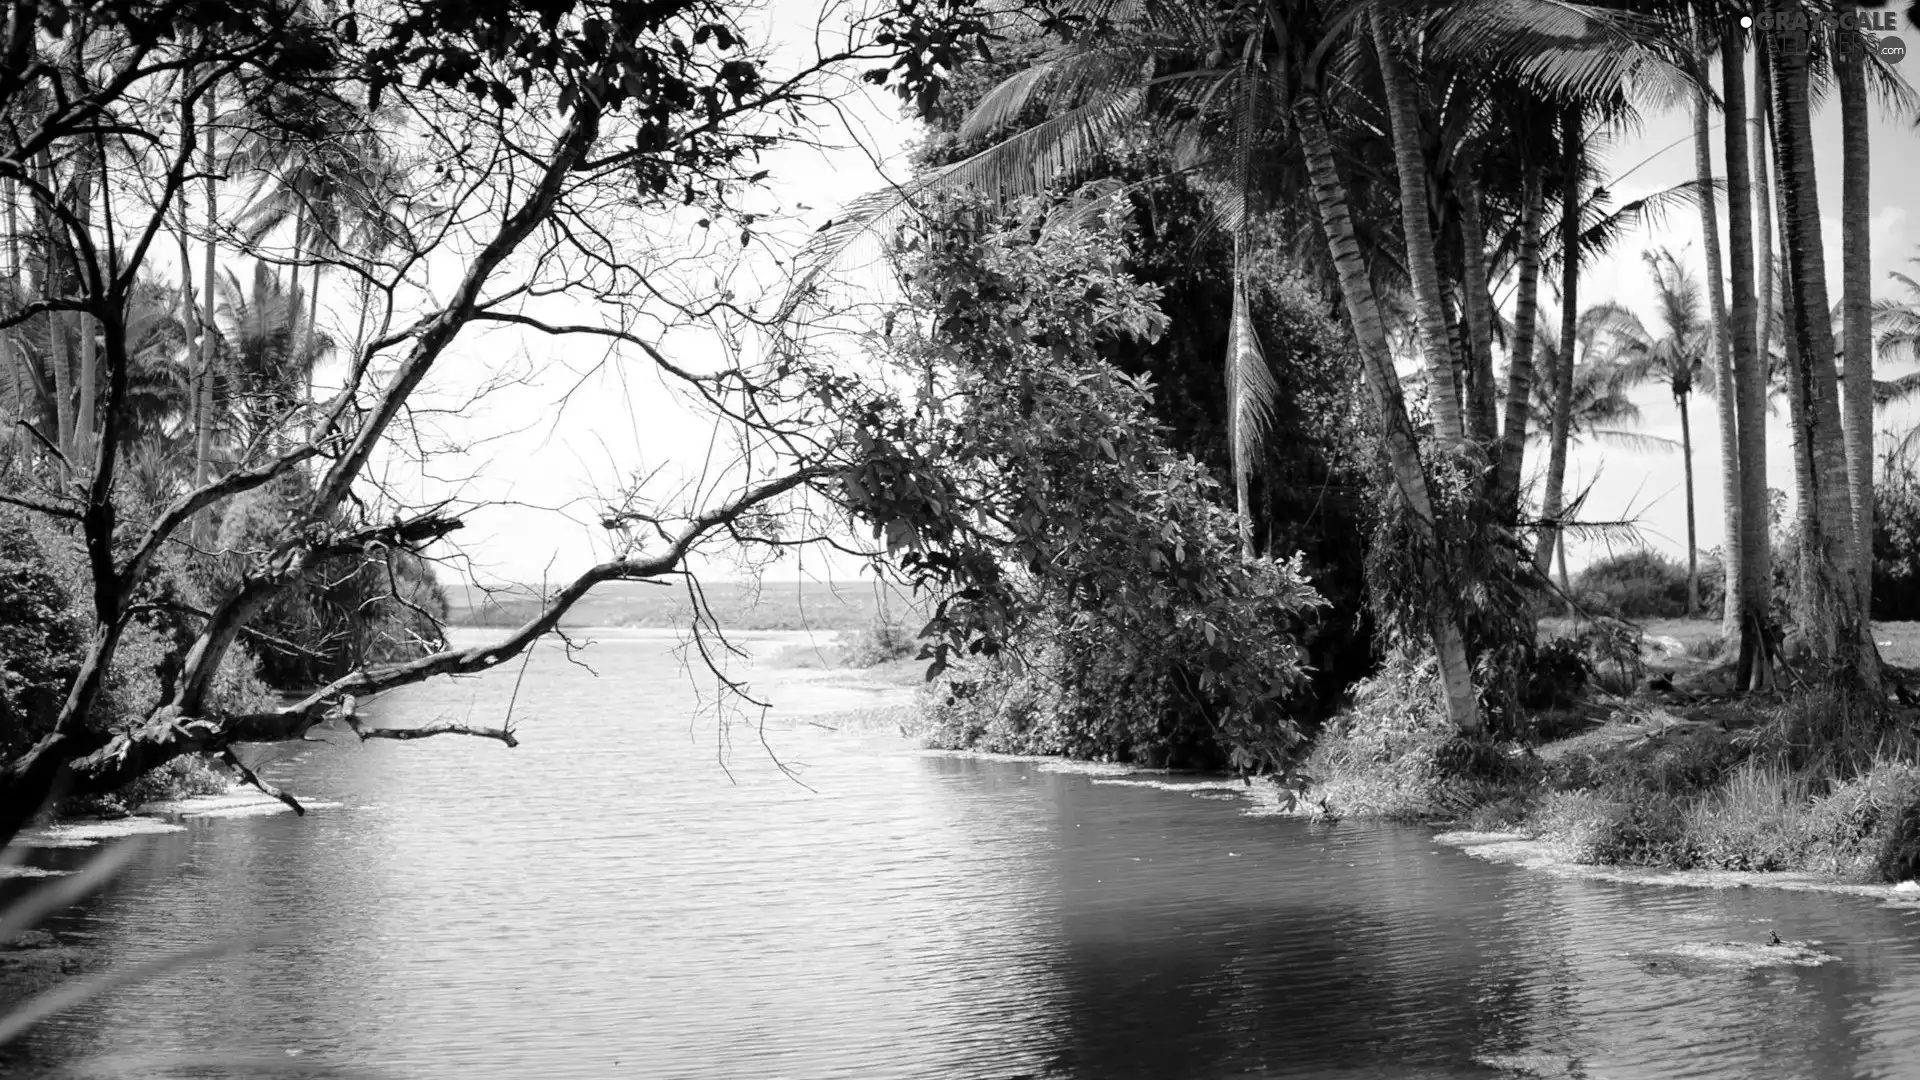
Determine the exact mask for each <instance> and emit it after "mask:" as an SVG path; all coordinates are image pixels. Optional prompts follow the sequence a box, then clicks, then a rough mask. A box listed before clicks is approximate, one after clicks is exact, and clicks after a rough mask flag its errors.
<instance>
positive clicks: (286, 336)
mask: <svg viewBox="0 0 1920 1080" xmlns="http://www.w3.org/2000/svg"><path fill="white" fill-rule="evenodd" d="M220 298H221V303H220V312H219V314H220V341H219V345H220V348H219V359H220V363H219V368H220V370H219V377H218V379H217V380H216V383H217V386H218V388H219V391H220V392H219V394H218V396H217V397H216V399H215V407H216V417H217V420H216V421H215V423H214V424H210V425H208V426H209V427H223V428H225V429H226V430H227V432H228V439H227V442H228V445H227V447H226V448H225V453H226V455H227V456H229V457H231V458H233V459H235V460H244V458H245V456H246V454H247V452H248V451H249V450H250V449H252V448H254V447H257V446H259V445H261V444H262V443H264V442H266V441H268V440H271V439H275V438H279V437H281V436H283V435H284V434H285V431H286V427H287V419H288V417H289V416H290V415H291V414H292V413H294V412H295V411H296V410H298V409H299V408H300V407H301V406H302V405H303V404H304V403H305V402H306V400H307V393H306V389H307V385H308V382H309V380H310V379H311V378H312V376H313V369H314V367H315V365H317V364H318V363H319V362H320V361H321V360H323V359H324V358H325V357H326V355H327V354H328V353H330V352H331V351H332V350H333V342H332V340H331V339H329V338H328V337H327V336H326V335H324V334H321V333H319V332H318V331H317V330H316V329H315V328H314V326H313V324H312V323H311V322H309V321H307V311H308V310H309V305H308V304H307V302H306V299H305V297H304V296H303V295H302V294H301V293H300V291H299V290H297V289H295V288H293V287H291V286H290V285H288V284H286V283H283V282H282V281H281V280H280V277H279V275H278V274H276V273H274V272H273V270H272V269H271V268H270V267H268V266H267V265H266V264H264V263H256V264H254V270H253V280H252V282H251V283H250V284H249V285H242V283H241V281H240V279H239V278H238V277H236V276H235V275H234V274H233V272H232V271H228V272H227V273H226V274H225V276H224V277H223V278H222V280H221V282H220Z"/></svg>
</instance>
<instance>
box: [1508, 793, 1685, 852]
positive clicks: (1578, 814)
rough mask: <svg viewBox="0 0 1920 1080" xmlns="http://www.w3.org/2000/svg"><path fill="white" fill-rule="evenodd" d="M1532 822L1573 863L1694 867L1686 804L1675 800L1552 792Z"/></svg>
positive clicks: (1650, 796) (1674, 798) (1662, 797)
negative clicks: (1536, 823)
mask: <svg viewBox="0 0 1920 1080" xmlns="http://www.w3.org/2000/svg"><path fill="white" fill-rule="evenodd" d="M1537 821H1538V824H1539V826H1540V827H1541V828H1542V829H1543V830H1544V831H1546V832H1547V833H1549V834H1551V835H1552V836H1553V837H1554V838H1555V840H1556V842H1557V843H1558V844H1559V845H1560V847H1561V848H1562V849H1563V850H1564V851H1565V852H1566V854H1567V856H1568V857H1569V858H1571V859H1572V860H1573V861H1575V862H1583V863H1597V864H1599V865H1603V866H1667V867H1673V868H1676V869H1682V870H1685V869H1691V868H1692V867H1694V866H1697V865H1699V855H1698V853H1697V852H1696V851H1695V850H1694V849H1693V846H1692V843H1691V841H1690V840H1689V839H1688V837H1687V835H1686V803H1685V801H1684V800H1683V799H1681V798H1678V797H1675V796H1671V795H1650V794H1642V795H1639V796H1627V795H1625V794H1624V793H1621V792H1588V791H1573V792H1564V791H1563V792H1555V793H1553V794H1552V795H1549V796H1548V797H1547V799H1546V801H1545V803H1544V804H1543V806H1542V809H1541V811H1540V814H1539V816H1538V818H1537Z"/></svg>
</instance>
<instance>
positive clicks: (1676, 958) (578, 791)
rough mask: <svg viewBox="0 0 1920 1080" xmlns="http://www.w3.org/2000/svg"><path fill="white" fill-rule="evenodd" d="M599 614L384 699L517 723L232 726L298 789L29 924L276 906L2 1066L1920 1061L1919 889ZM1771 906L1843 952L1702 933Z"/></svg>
mask: <svg viewBox="0 0 1920 1080" xmlns="http://www.w3.org/2000/svg"><path fill="white" fill-rule="evenodd" d="M590 636H591V637H592V638H594V639H595V643H594V644H593V645H592V646H591V647H590V648H588V649H586V650H585V651H584V652H581V653H579V654H577V655H575V656H573V657H569V656H568V655H566V653H565V651H564V650H563V649H561V648H560V647H559V646H557V645H543V646H542V647H541V648H539V649H538V650H537V651H536V652H535V653H534V654H533V656H532V658H531V660H530V661H529V662H528V663H527V665H526V666H525V668H524V671H523V670H521V669H520V668H519V667H518V666H517V665H509V666H508V667H506V668H504V669H501V670H498V671H495V672H493V673H490V674H488V675H486V676H482V677H478V678H472V679H465V680H460V681H454V682H442V683H438V684H433V685H426V686H419V687H412V688H408V689H407V690H404V691H401V692H397V693H394V694H392V695H389V696H388V697H387V698H385V699H384V700H383V701H382V702H380V703H379V705H378V711H379V715H380V718H381V719H382V720H383V721H384V722H386V723H393V724H404V723H410V722H411V723H423V722H428V721H431V720H436V719H452V720H461V721H467V722H472V723H476V724H481V723H486V724H492V723H497V722H499V721H500V719H501V718H502V717H504V716H505V715H507V709H508V702H509V700H510V699H511V700H512V702H513V706H512V708H513V712H512V715H513V717H514V723H515V727H516V730H517V732H518V733H519V737H520V739H521V740H522V745H521V746H520V747H519V748H517V749H508V748H506V747H504V746H502V745H500V744H498V743H493V742H486V741H479V740H471V739H460V738H457V737H442V738H437V739H433V740H427V741H420V742H412V743H392V742H374V743H368V744H365V745H360V744H358V743H357V742H356V741H355V740H353V739H352V738H351V737H350V736H345V735H343V734H341V733H332V734H330V735H329V736H328V740H329V741H327V742H324V743H322V742H316V743H308V744H302V745H297V746H294V747H283V748H277V749H269V748H251V749H250V750H249V755H250V756H257V757H259V758H260V759H261V760H262V762H263V764H262V766H261V771H262V772H263V774H264V775H266V776H268V777H270V778H271V779H273V780H275V781H277V782H279V783H281V784H283V785H284V786H286V787H287V788H288V789H289V790H291V791H293V792H295V793H296V794H298V795H299V796H301V797H303V798H305V799H308V800H311V801H312V802H313V803H314V804H315V808H314V809H313V810H312V811H311V812H310V813H309V814H308V815H307V816H306V817H304V818H296V817H295V816H293V815H292V814H288V813H276V814H264V815H258V814H256V815H247V816H230V817H219V816H214V817H200V818H191V819H188V820H186V821H185V822H184V828H183V829H181V830H180V831H174V832H168V833H164V834H161V835H157V836H153V837H149V838H146V839H145V840H143V841H142V844H143V846H142V848H141V850H140V853H139V855H138V857H137V859H136V860H135V862H134V864H133V865H132V867H131V868H130V869H129V870H128V871H127V872H125V873H124V874H123V875H122V876H121V877H120V878H119V879H118V880H116V881H115V882H114V883H113V884H112V885H111V886H110V887H109V888H107V889H106V890H105V891H104V892H102V893H101V894H99V895H98V896H96V897H94V898H92V899H91V900H89V901H88V902H86V903H85V904H83V905H82V906H80V907H78V908H76V909H73V910H72V911H70V912H68V913H66V914H64V915H62V916H61V917H59V918H57V919H55V920H54V921H53V922H52V923H50V924H49V927H50V928H51V929H52V930H53V931H54V932H55V933H56V934H57V935H59V936H60V938H61V939H63V940H64V941H66V942H68V943H70V944H71V945H74V946H75V947H76V948H77V953H76V955H77V956H78V957H80V959H79V960H77V961H76V965H77V966H78V967H79V968H80V969H81V970H82V971H87V970H93V969H96V968H101V967H105V966H108V965H125V964H132V963H137V962H139V961H141V960H146V959H150V958H154V957H159V956H164V955H168V954H171V953H177V952H180V951H182V950H184V949H188V948H192V947H195V946H200V945H204V944H206V943H209V942H214V941H219V940H224V939H227V938H231V937H233V936H235V935H250V934H265V933H271V934H278V935H280V936H279V937H278V939H277V940H275V941H274V942H273V943H271V944H269V945H266V946H263V947H261V948H258V949H254V950H251V951H247V952H244V953H239V954H235V955H229V956H225V957H222V958H219V959H216V960H213V961H209V962H205V963H201V964H198V965H194V966H190V967H184V968H179V969H175V970H173V971H170V972H167V973H165V974H163V975H161V976H159V977H156V978H152V979H149V980H146V981H143V982H140V983H138V984H135V985H132V986H128V987H125V988H122V989H119V990H115V991H113V992H110V993H108V994H106V995H104V996H101V997H98V998H96V999H94V1000H92V1001H90V1002H88V1003H86V1004H85V1005H84V1006H82V1007H80V1008H78V1009H76V1010H74V1011H72V1012H70V1013H67V1014H64V1015H63V1016H61V1017H59V1018H56V1019H54V1020H50V1021H48V1022H46V1023H45V1024H43V1025H42V1026H41V1027H39V1028H38V1029H36V1030H35V1032H34V1033H32V1034H31V1035H29V1036H28V1037H27V1039H26V1040H25V1042H24V1043H23V1044H21V1045H19V1046H16V1047H14V1048H10V1050H9V1053H10V1054H11V1055H12V1056H11V1057H10V1058H9V1059H7V1060H8V1061H10V1062H11V1063H12V1065H13V1067H14V1069H15V1070H16V1072H18V1073H19V1074H21V1075H44V1074H51V1073H54V1072H57V1071H59V1070H60V1069H62V1068H65V1069H68V1070H69V1072H68V1074H69V1075H102V1076H106V1075H127V1076H143V1077H144V1076H205V1077H225V1076H255V1075H275V1076H312V1077H326V1076H379V1077H392V1078H416V1077H417V1078H429V1077H431V1078H441V1077H446V1078H454V1077H459V1078H496V1077H497V1078H524V1077H540V1078H565V1077H603V1076H634V1077H663V1078H709V1077H711V1078H743V1080H748V1078H751V1080H758V1078H766V1080H777V1078H794V1080H802V1078H805V1080H816V1078H828V1077H846V1078H860V1080H889V1078H944V1077H956V1078H980V1080H1010V1078H1014V1077H1022V1076H1025V1077H1034V1078H1039V1077H1058V1078H1068V1077H1071V1078H1079V1080H1131V1078H1140V1080H1177V1078H1189V1077H1190V1078H1196V1080H1225V1078H1230V1077H1232V1078H1239V1077H1379V1078H1396V1080H1397V1078H1424V1077H1475V1078H1489V1077H1562V1076H1564V1077H1590V1078H1595V1080H1598V1078H1627V1077H1647V1078H1661V1080H1664V1078H1670V1077H1766V1078H1771V1077H1811V1078H1820V1080H1830V1078H1837V1077H1903V1076H1920V912H1916V911H1914V910H1900V909H1894V908H1886V907H1880V906H1877V905H1876V904H1875V903H1872V902H1869V901H1866V900H1861V899H1857V898H1852V897H1835V896H1826V895H1818V894H1804V893H1781V892H1774V891H1770V890H1763V889H1742V890H1704V889H1671V888H1658V887H1650V886H1637V885H1630V884H1618V883H1610V882H1599V881H1589V880H1581V879H1576V878H1567V877H1560V876H1554V875H1550V874H1542V873H1538V872H1534V871H1528V870H1523V869H1518V868H1514V867H1509V866H1503V865H1500V864H1497V863H1491V862H1486V861H1483V860H1479V859H1475V858H1471V857H1469V856H1467V855H1464V854H1462V853H1461V852H1459V851H1458V850H1454V849H1452V848H1447V847H1443V846H1441V845H1437V844H1436V843H1434V842H1433V840H1432V838H1431V834H1430V831H1428V830H1423V829H1415V828H1398V827H1387V826H1373V825H1367V824H1359V823H1339V824H1334V825H1326V824H1315V823H1309V822H1304V821H1299V820H1294V819H1283V818H1275V817H1271V816H1261V815H1259V814H1257V813H1254V812H1253V811H1255V810H1257V806H1256V805H1255V804H1254V802H1253V801H1251V800H1249V799H1248V798H1246V797H1244V795H1243V794H1241V793H1238V792H1236V790H1235V789H1234V788H1233V787H1232V786H1231V785H1227V784H1221V783H1218V782H1215V783H1205V782H1201V781H1197V780H1194V779H1187V778H1172V777H1157V778H1155V777H1140V776H1127V775H1118V774H1114V773H1111V772H1102V771H1099V770H1086V769H1074V768H1071V767H1066V766H1061V765H1055V764H1052V763H1047V762H1037V761H1010V760H994V759H985V758H978V757H969V756H957V755H941V754H931V753H926V752H921V751H916V750H914V749H912V747H911V746H910V745H909V744H908V743H906V742H905V741H904V740H901V739H899V738H897V737H886V736H884V735H879V734H874V733H856V732H853V731H851V730H829V727H832V726H836V725H835V724H834V721H833V720H832V717H833V716H834V715H835V714H837V713H839V712H840V711H843V710H847V709H856V708H860V707H862V706H866V705H871V704H874V703H876V702H879V701H881V700H882V699H883V696H884V694H885V693H886V691H883V690H881V689H879V688H870V687H864V686H859V685H850V684H848V683H846V682H845V681H844V680H843V679H830V678H825V677H823V675H822V673H820V672H812V671H805V670H799V669H791V668H776V667H773V666H771V665H769V664H766V663H762V664H760V665H758V667H757V668H749V667H746V666H742V667H740V668H739V670H741V671H742V672H743V673H751V674H752V675H753V676H754V682H753V685H754V687H755V689H756V690H758V691H760V692H762V693H763V694H764V695H765V696H767V697H768V698H769V699H771V700H772V701H774V702H775V703H776V704H777V705H778V706H780V708H778V709H776V711H775V712H773V713H772V714H770V715H769V716H768V717H767V718H766V720H765V723H764V724H761V723H758V722H756V718H755V717H754V716H753V715H750V714H740V713H737V712H735V713H732V714H731V715H729V714H726V713H724V712H721V713H716V712H715V711H714V710H713V709H712V707H711V706H712V704H713V702H712V697H711V690H712V682H711V679H707V680H705V681H704V683H696V682H695V681H693V680H691V679H690V677H689V676H688V674H687V672H686V670H685V667H684V666H683V664H682V662H681V659H680V658H679V657H677V656H676V655H675V653H674V651H673V650H672V649H671V648H670V645H671V642H670V641H669V640H668V639H666V638H663V637H662V636H661V635H659V634H653V633H645V632H636V631H604V632H596V633H594V634H592V635H590ZM757 640H758V642H759V646H758V647H759V648H760V651H761V652H762V653H763V654H770V653H772V652H773V651H774V649H775V648H776V647H778V646H780V645H782V644H785V643H787V642H786V639H777V638H760V639H757ZM583 665H584V666H583ZM589 668H590V669H591V670H589ZM516 686H517V691H516ZM892 693H893V694H895V695H897V694H898V691H897V690H895V691H892ZM823 725H825V726H823ZM763 740H764V745H763ZM89 854H90V852H89V851H88V850H86V849H66V850H43V851H39V852H36V853H35V855H34V856H33V860H32V861H33V862H34V863H35V864H36V865H40V866H43V867H49V868H54V869H59V868H69V867H72V866H74V865H78V864H79V863H80V862H81V861H83V860H84V859H85V858H86V857H87V856H88V855H89ZM8 887H9V888H10V889H12V890H13V891H16V892H17V890H18V888H19V887H20V885H19V883H17V882H16V883H13V884H11V885H9V886H8ZM1770 929H1777V930H1778V932H1779V933H1780V934H1782V935H1783V936H1786V937H1788V938H1790V939H1796V940H1810V941H1817V942H1819V943H1821V944H1820V945H1819V946H1818V949H1819V950H1820V951H1823V952H1824V953H1826V954H1828V955H1830V956H1832V957H1833V958H1834V959H1833V960H1832V962H1828V963H1822V964H1818V965H1813V966H1794V965H1767V964H1759V965H1755V964H1752V963H1747V962H1742V961H1741V959H1740V958H1741V957H1742V956H1752V955H1758V956H1760V958H1761V959H1762V960H1764V959H1765V958H1766V954H1765V953H1764V952H1763V953H1758V954H1752V953H1737V952H1736V953H1732V954H1731V957H1732V958H1731V959H1729V958H1728V957H1726V956H1721V955H1720V954H1718V953H1714V952H1712V951H1711V950H1708V952H1707V953H1704V954H1702V953H1698V952H1697V947H1698V946H1701V945H1703V944H1711V943H1715V942H1736V943H1755V942H1760V941H1764V940H1765V939H1766V937H1767V934H1768V931H1769V930H1770ZM1689 950H1695V951H1694V952H1690V951H1689ZM1716 957H1717V958H1716ZM0 1004H4V1003H0ZM222 1062H232V1064H222Z"/></svg>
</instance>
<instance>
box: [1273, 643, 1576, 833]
mask: <svg viewBox="0 0 1920 1080" xmlns="http://www.w3.org/2000/svg"><path fill="white" fill-rule="evenodd" d="M1305 772H1306V775H1307V777H1308V779H1309V780H1310V781H1311V782H1312V784H1313V787H1314V790H1315V791H1316V792H1318V793H1319V795H1320V796H1321V797H1323V798H1324V799H1325V800H1326V805H1327V807H1328V808H1329V809H1330V810H1332V811H1333V812H1335V813H1339V814H1354V815H1359V816H1366V817H1382V818H1386V819H1388V820H1398V821H1430V820H1457V819H1463V818H1475V817H1477V818H1479V819H1480V821H1481V823H1482V824H1487V823H1489V816H1488V815H1485V814H1482V813H1480V810H1481V808H1483V807H1488V806H1493V807H1506V808H1508V809H1509V810H1511V811H1512V812H1513V814H1515V815H1518V814H1519V813H1520V811H1521V809H1522V807H1521V806H1520V805H1518V804H1519V803H1523V802H1524V801H1525V800H1526V799H1527V798H1530V797H1531V794H1532V792H1533V791H1534V789H1535V788H1537V787H1538V785H1539V783H1540V779H1541V775H1542V774H1541V765H1540V762H1539V759H1537V758H1535V757H1534V756H1533V755H1531V754H1530V753H1527V752H1526V751H1525V750H1524V749H1523V748H1522V747H1520V746H1519V745H1517V744H1514V743H1509V742H1500V741H1497V740H1495V739H1493V738H1492V737H1490V736H1488V735H1486V734H1484V733H1483V734H1479V735H1465V734H1462V733H1461V732H1459V731H1457V730H1456V729H1455V728H1454V727H1453V725H1452V724H1451V723H1450V722H1449V721H1448V720H1447V716H1446V706H1445V703H1444V700H1443V698H1442V696H1441V692H1440V680H1439V676H1438V673H1437V672H1436V671H1435V669H1434V665H1433V662H1432V661H1431V660H1426V661H1421V662H1413V661H1409V660H1407V659H1405V658H1403V657H1391V658H1389V659H1388V661H1387V662H1386V663H1385V664H1384V665H1382V668H1381V670H1380V671H1379V672H1377V673H1376V674H1374V675H1373V676H1371V677H1369V678H1366V679H1363V680H1361V681H1360V682H1358V683H1356V684H1354V688H1353V695H1352V702H1351V704H1350V705H1349V707H1348V708H1346V709H1345V710H1343V711H1341V712H1340V713H1338V714H1336V715H1335V716H1334V717H1333V718H1332V719H1330V720H1329V721H1328V722H1327V724H1326V726H1325V727H1323V728H1322V729H1321V732H1320V735H1319V737H1318V738H1317V739H1316V740H1315V742H1314V747H1313V751H1312V753H1311V754H1309V755H1308V757H1307V761H1306V764H1305ZM1493 816H1498V815H1493Z"/></svg>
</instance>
